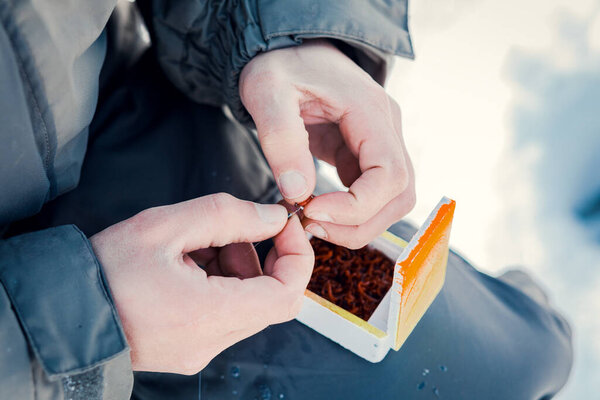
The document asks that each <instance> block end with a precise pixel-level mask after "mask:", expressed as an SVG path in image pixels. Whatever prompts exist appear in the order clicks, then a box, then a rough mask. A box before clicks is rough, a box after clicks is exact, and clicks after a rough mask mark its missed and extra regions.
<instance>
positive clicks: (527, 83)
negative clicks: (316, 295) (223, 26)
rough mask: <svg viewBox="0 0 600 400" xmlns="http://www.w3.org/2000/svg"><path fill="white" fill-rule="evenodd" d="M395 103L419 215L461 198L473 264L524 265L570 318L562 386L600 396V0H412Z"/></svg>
mask: <svg viewBox="0 0 600 400" xmlns="http://www.w3.org/2000/svg"><path fill="white" fill-rule="evenodd" d="M410 7H411V8H410V16H411V19H410V27H411V32H412V37H413V42H414V46H415V50H416V60H415V61H409V60H404V59H400V60H398V61H397V63H396V65H395V67H394V71H393V73H392V75H391V78H390V79H389V81H388V91H389V92H390V93H391V95H392V96H393V97H394V98H395V99H396V100H397V101H398V102H399V103H400V105H401V107H402V110H403V121H404V135H405V138H406V141H407V146H408V148H409V152H410V153H411V156H412V158H413V163H414V165H415V169H416V179H417V180H416V182H417V198H418V200H417V206H416V207H415V210H414V211H413V212H412V213H411V214H410V215H409V219H411V220H413V221H415V222H417V223H420V222H422V221H423V220H424V219H425V217H426V215H427V214H428V213H429V211H430V210H431V209H432V208H433V207H434V205H435V204H436V203H437V201H438V200H439V198H440V197H441V196H442V195H447V196H449V197H452V198H454V199H455V200H456V201H457V212H456V216H455V222H454V225H453V232H452V243H453V246H454V247H455V248H457V249H458V250H459V251H460V252H462V253H463V254H464V255H465V256H466V257H467V258H468V259H470V260H471V261H472V262H473V263H474V264H475V265H476V266H477V267H478V268H480V269H481V270H483V271H485V272H488V273H490V274H493V275H495V274H498V273H499V272H500V271H502V270H503V269H505V268H507V267H510V266H522V268H524V269H526V270H527V271H528V272H529V273H531V274H532V275H533V276H534V277H535V278H536V279H537V280H538V281H540V282H541V283H542V284H543V285H544V286H545V287H546V289H547V290H548V292H549V294H550V297H551V300H552V302H553V304H554V305H555V306H556V307H557V308H558V309H559V310H561V311H562V312H563V313H564V314H565V315H566V316H567V317H568V319H569V321H570V322H571V324H572V326H573V328H574V331H575V357H576V359H575V366H574V369H573V371H572V374H571V378H570V380H569V383H568V384H567V386H566V388H565V389H564V390H563V392H561V394H560V395H559V396H558V398H559V399H562V400H564V399H568V400H575V399H577V400H580V399H595V398H600V397H599V396H600V395H598V392H597V385H598V384H599V383H600V210H598V209H596V210H595V211H596V212H595V214H594V213H593V211H594V209H593V205H594V204H596V207H598V205H600V3H599V2H597V1H596V0H503V1H498V0H479V1H476V0H444V1H437V0H420V1H412V2H411V4H410Z"/></svg>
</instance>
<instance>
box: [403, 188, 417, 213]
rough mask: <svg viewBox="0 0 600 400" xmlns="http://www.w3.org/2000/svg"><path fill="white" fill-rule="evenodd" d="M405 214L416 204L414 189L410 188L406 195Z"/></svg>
mask: <svg viewBox="0 0 600 400" xmlns="http://www.w3.org/2000/svg"><path fill="white" fill-rule="evenodd" d="M405 204H406V213H408V212H410V211H411V210H412V209H413V208H415V205H416V204H417V193H416V191H415V189H414V188H411V189H410V190H409V191H408V193H407V194H406V200H405Z"/></svg>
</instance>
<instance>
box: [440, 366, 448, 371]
mask: <svg viewBox="0 0 600 400" xmlns="http://www.w3.org/2000/svg"><path fill="white" fill-rule="evenodd" d="M440 371H442V372H446V371H448V367H446V366H445V365H440Z"/></svg>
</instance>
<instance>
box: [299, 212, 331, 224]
mask: <svg viewBox="0 0 600 400" xmlns="http://www.w3.org/2000/svg"><path fill="white" fill-rule="evenodd" d="M304 215H305V216H307V217H308V218H310V219H316V220H317V221H323V222H333V218H331V216H330V215H329V214H327V213H324V212H320V211H317V212H313V213H304Z"/></svg>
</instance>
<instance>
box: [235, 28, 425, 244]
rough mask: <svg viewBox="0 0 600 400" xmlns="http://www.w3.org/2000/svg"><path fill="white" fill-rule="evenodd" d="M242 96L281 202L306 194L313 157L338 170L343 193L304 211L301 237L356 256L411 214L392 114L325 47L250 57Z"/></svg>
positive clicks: (396, 115) (371, 86)
mask: <svg viewBox="0 0 600 400" xmlns="http://www.w3.org/2000/svg"><path fill="white" fill-rule="evenodd" d="M240 96H241V99H242V102H243V104H244V106H245V107H246V109H247V110H248V112H249V113H250V115H251V116H252V118H253V119H254V122H255V124H256V127H257V130H258V137H259V140H260V143H261V147H262V149H263V152H264V154H265V156H266V158H267V161H268V162H269V165H270V167H271V169H272V170H273V174H274V175H275V179H276V180H277V184H278V186H279V189H280V190H281V193H282V194H283V197H284V198H285V199H286V200H287V201H288V202H290V203H294V202H301V201H303V200H305V199H307V198H308V197H309V196H310V194H311V193H312V192H313V190H314V188H315V167H314V164H313V158H312V157H313V155H314V156H315V157H317V158H319V159H321V160H323V161H325V162H327V163H329V164H331V165H333V166H335V167H336V168H337V172H338V175H339V177H340V179H341V181H342V183H344V185H346V186H348V187H349V189H348V191H347V192H344V191H339V192H333V193H326V194H323V195H321V196H318V197H316V198H314V199H313V200H312V201H311V202H310V204H309V205H308V206H306V208H305V210H304V215H305V216H306V217H307V218H306V219H305V220H304V221H303V224H304V226H305V229H306V230H307V231H309V232H311V233H312V234H314V235H315V236H318V237H321V238H323V239H326V240H328V241H330V242H333V243H336V244H339V245H342V246H346V247H350V248H358V247H362V246H364V245H365V244H367V243H368V242H370V241H371V240H372V239H373V238H374V237H376V236H377V235H379V234H380V233H381V232H382V231H384V230H385V229H387V228H388V227H389V226H390V225H391V224H393V223H395V222H396V221H398V220H399V219H400V218H401V217H403V216H404V215H405V214H406V213H408V212H409V211H410V210H411V209H412V207H413V206H414V203H415V188H414V173H413V169H412V165H411V162H410V158H409V156H408V153H407V151H406V147H405V145H404V141H403V138H402V127H401V115H400V108H399V106H398V105H397V104H396V102H395V101H394V100H393V99H391V98H390V97H389V96H388V95H387V94H386V93H385V91H384V89H383V88H382V87H381V86H380V85H379V84H378V83H377V82H375V81H374V80H373V79H372V78H371V77H370V76H369V75H368V74H367V73H366V72H365V71H363V70H362V69H361V68H360V67H359V66H357V65H356V64H355V63H354V62H353V61H352V60H350V59H349V58H348V57H347V56H346V55H345V54H343V53H342V52H341V51H339V50H338V49H337V48H336V47H335V46H333V45H332V44H331V43H329V42H327V41H324V40H312V41H306V42H305V43H304V44H302V45H301V46H298V47H293V48H286V49H280V50H273V51H270V52H267V53H263V54H261V55H258V56H256V57H255V58H254V59H252V60H251V61H250V62H249V63H248V64H247V65H246V66H245V67H244V69H243V70H242V74H241V77H240Z"/></svg>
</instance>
